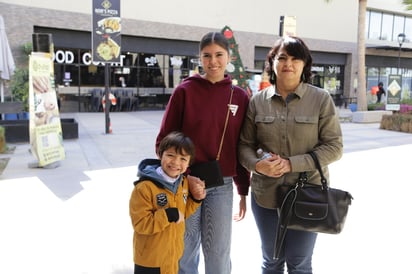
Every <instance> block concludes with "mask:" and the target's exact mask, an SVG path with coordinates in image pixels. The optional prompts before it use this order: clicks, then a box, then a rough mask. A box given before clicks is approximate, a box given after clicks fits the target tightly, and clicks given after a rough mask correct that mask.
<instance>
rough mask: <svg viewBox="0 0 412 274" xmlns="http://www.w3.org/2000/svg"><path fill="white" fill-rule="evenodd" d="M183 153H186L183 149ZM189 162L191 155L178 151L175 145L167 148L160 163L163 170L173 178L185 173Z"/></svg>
mask: <svg viewBox="0 0 412 274" xmlns="http://www.w3.org/2000/svg"><path fill="white" fill-rule="evenodd" d="M183 153H185V151H183ZM189 163H190V155H188V154H184V155H182V154H180V153H178V152H177V151H176V148H174V147H171V148H168V149H166V150H165V151H164V152H163V154H162V156H161V158H160V164H161V165H162V169H163V171H164V172H165V173H166V174H167V176H169V177H172V178H176V177H177V176H179V175H180V174H182V173H184V172H185V171H186V169H187V167H188V166H189Z"/></svg>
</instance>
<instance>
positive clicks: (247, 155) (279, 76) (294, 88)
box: [239, 37, 342, 274]
mask: <svg viewBox="0 0 412 274" xmlns="http://www.w3.org/2000/svg"><path fill="white" fill-rule="evenodd" d="M311 66H312V57H311V55H310V51H309V49H308V47H307V46H306V45H305V43H304V42H303V41H302V40H301V39H300V38H298V37H285V38H280V39H279V40H278V41H277V42H276V43H275V45H274V47H273V48H272V49H271V50H270V51H269V53H268V56H267V60H266V68H265V70H266V71H267V72H268V74H269V75H270V82H271V84H272V86H270V87H267V88H266V89H264V90H262V91H261V92H259V93H257V94H256V95H255V96H254V97H252V99H251V100H250V104H249V108H248V112H247V114H246V118H245V122H244V126H243V128H242V132H241V137H240V143H239V159H240V161H241V163H242V165H243V166H244V167H246V168H247V169H248V170H250V171H251V172H252V178H251V191H252V195H251V196H252V197H251V199H252V201H251V205H252V211H253V215H254V217H255V221H256V224H257V227H258V230H259V233H260V238H261V245H262V253H263V263H262V273H264V274H269V273H270V274H275V273H276V274H278V273H279V274H280V273H282V274H283V273H284V268H285V264H286V266H287V270H288V273H290V274H303V273H305V274H308V273H312V254H313V249H314V246H315V242H316V236H317V234H316V233H311V232H304V231H294V230H288V232H287V234H286V238H285V242H284V247H283V250H282V253H281V256H280V258H279V259H278V260H274V259H273V255H274V254H273V253H274V246H275V234H276V229H277V223H278V215H277V205H278V203H279V201H276V197H277V193H276V188H277V187H278V186H279V185H280V184H282V183H289V184H293V183H294V182H295V181H296V179H297V178H298V175H299V173H300V172H302V171H307V173H308V177H309V180H310V181H311V182H320V177H319V174H318V173H317V172H316V167H315V165H314V162H313V160H312V159H311V157H310V155H309V154H308V152H309V151H316V154H317V156H318V158H319V161H320V163H321V165H322V166H323V167H325V168H324V173H325V176H328V171H327V165H328V164H330V163H332V162H334V161H336V160H338V159H339V158H340V157H341V156H342V133H341V128H340V124H339V119H338V116H337V113H336V109H335V105H334V103H333V100H332V98H331V96H330V95H329V94H328V93H327V92H326V91H325V90H322V89H320V88H317V87H315V86H312V85H310V84H308V82H309V81H310V76H311ZM257 150H259V152H260V153H259V154H260V155H261V154H263V153H261V150H263V151H264V152H267V153H270V155H271V157H261V156H260V155H257V153H256V152H257Z"/></svg>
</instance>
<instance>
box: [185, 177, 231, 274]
mask: <svg viewBox="0 0 412 274" xmlns="http://www.w3.org/2000/svg"><path fill="white" fill-rule="evenodd" d="M232 214H233V181H232V178H231V177H225V178H224V185H223V186H219V187H216V188H211V189H208V190H207V194H206V198H205V200H204V201H203V202H202V205H201V206H200V207H199V208H198V210H197V211H196V212H195V213H194V214H193V215H191V216H190V217H189V218H188V219H187V220H186V231H185V249H184V253H183V256H182V258H181V259H180V261H179V274H198V273H199V270H198V266H199V257H200V245H202V251H203V256H204V259H205V274H229V273H230V272H231V268H232V266H231V261H230V246H231V237H232Z"/></svg>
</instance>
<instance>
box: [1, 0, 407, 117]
mask: <svg viewBox="0 0 412 274" xmlns="http://www.w3.org/2000/svg"><path fill="white" fill-rule="evenodd" d="M0 14H1V15H2V16H3V18H4V21H5V25H6V32H7V34H8V39H9V42H10V44H11V48H12V51H13V55H14V57H15V62H16V63H17V65H18V66H20V67H21V66H25V65H27V56H25V54H24V52H23V51H22V50H21V48H22V46H23V45H25V44H27V43H30V42H31V37H32V34H33V33H51V34H52V37H53V42H54V53H55V54H54V63H55V81H56V84H57V87H58V92H59V94H60V95H61V96H62V98H63V99H65V100H66V101H73V102H74V103H75V104H76V103H77V104H76V105H77V106H78V111H89V110H96V106H93V105H90V104H89V105H86V104H82V103H81V102H82V101H83V100H82V99H84V98H86V100H88V99H87V98H89V96H90V95H91V92H92V91H96V90H98V89H99V88H100V90H101V87H103V86H104V78H105V75H104V64H101V63H96V62H93V61H92V60H91V31H92V30H91V28H92V27H91V26H92V22H91V21H92V18H91V17H92V1H90V3H88V4H87V5H85V3H84V1H80V0H73V1H69V2H67V1H55V2H50V1H45V0H2V1H1V2H0ZM285 15H288V16H295V17H296V22H297V23H296V32H297V35H298V36H300V37H302V38H303V39H304V40H305V41H306V42H307V44H308V46H309V48H310V49H311V51H312V54H313V61H314V65H313V73H314V84H316V85H319V86H321V87H323V88H325V89H327V90H328V91H329V92H330V93H331V95H333V96H334V97H336V98H338V97H347V98H350V97H355V96H356V88H357V79H356V75H357V54H356V51H357V22H358V2H357V1H339V0H332V1H330V2H326V1H324V0H312V1H300V0H291V1H280V0H260V1H257V3H254V4H253V5H252V4H251V3H248V4H244V3H239V2H238V1H233V0H230V1H216V0H212V1H208V2H207V3H196V2H193V1H180V0H178V1H166V0H162V1H121V18H122V29H121V40H122V43H121V62H120V63H118V64H113V65H112V66H111V70H110V85H111V86H112V89H113V90H119V92H120V90H122V92H127V91H130V92H131V94H134V95H141V96H145V95H148V96H150V95H151V94H170V93H172V92H173V89H174V87H175V86H176V85H177V84H179V83H180V81H181V80H182V79H183V78H184V77H186V76H187V75H189V74H191V73H193V72H196V71H198V69H199V62H198V58H199V57H198V51H199V50H198V42H199V40H200V38H201V37H202V35H203V34H205V33H206V32H209V31H220V30H221V29H222V28H223V27H224V26H229V27H230V28H231V29H232V30H233V31H234V35H235V39H236V42H237V44H238V48H239V53H240V57H241V59H242V63H243V66H244V68H245V70H246V71H248V72H250V77H251V78H253V76H254V74H260V72H261V71H262V69H263V67H264V61H265V58H266V54H267V53H268V51H269V49H270V47H271V46H272V45H273V43H274V41H275V40H276V39H277V38H278V37H279V35H280V26H281V22H280V18H281V16H285ZM400 33H403V34H405V40H404V41H403V43H402V45H401V46H400V44H399V42H398V34H400ZM366 36H367V37H366V38H367V40H366V41H367V42H366V68H367V90H370V89H371V87H372V86H376V85H377V83H378V82H383V83H384V85H385V86H387V84H388V83H387V81H388V76H389V75H391V74H398V73H399V74H401V75H402V77H403V78H402V79H403V90H404V91H405V92H404V93H405V96H410V95H411V94H410V92H411V91H410V90H411V86H412V52H411V50H412V43H411V41H412V12H410V11H406V10H405V7H404V6H402V5H401V0H388V1H381V0H369V1H368V10H367V18H366ZM385 81H386V82H385ZM83 95H84V96H83ZM142 98H143V97H142ZM336 103H337V104H340V103H341V102H339V101H338V100H337V101H336ZM68 110H69V109H68ZM70 110H72V108H71V109H70ZM62 111H64V108H63V109H62Z"/></svg>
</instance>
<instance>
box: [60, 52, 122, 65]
mask: <svg viewBox="0 0 412 274" xmlns="http://www.w3.org/2000/svg"><path fill="white" fill-rule="evenodd" d="M125 58H126V56H125V55H120V56H119V62H114V63H112V66H116V65H117V66H123V60H124V59H125ZM53 60H54V62H56V63H58V64H73V63H75V57H74V53H73V52H72V51H70V50H56V52H55V53H54V54H53ZM81 63H82V64H84V65H87V66H89V65H91V64H93V65H95V66H98V65H104V63H105V62H101V61H93V60H92V54H91V53H90V52H85V53H83V55H82V56H81Z"/></svg>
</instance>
